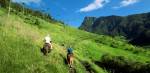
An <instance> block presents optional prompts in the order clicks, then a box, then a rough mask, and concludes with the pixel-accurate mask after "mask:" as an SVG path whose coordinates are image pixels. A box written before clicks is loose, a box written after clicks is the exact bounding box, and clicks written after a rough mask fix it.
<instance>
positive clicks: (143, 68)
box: [95, 54, 150, 73]
mask: <svg viewBox="0 0 150 73" xmlns="http://www.w3.org/2000/svg"><path fill="white" fill-rule="evenodd" d="M95 63H96V64H98V65H99V66H101V67H103V68H105V69H107V70H109V71H110V72H112V73H150V62H148V63H141V62H134V61H130V60H127V59H125V58H124V57H123V56H111V55H109V54H105V55H103V56H102V58H101V61H99V62H95Z"/></svg>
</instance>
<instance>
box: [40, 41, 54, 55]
mask: <svg viewBox="0 0 150 73" xmlns="http://www.w3.org/2000/svg"><path fill="white" fill-rule="evenodd" d="M51 47H52V45H51V44H49V43H45V44H44V46H43V48H42V50H41V51H42V52H43V54H44V55H47V54H48V53H50V52H51Z"/></svg>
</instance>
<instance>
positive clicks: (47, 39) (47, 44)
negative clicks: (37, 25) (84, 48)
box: [41, 35, 73, 67]
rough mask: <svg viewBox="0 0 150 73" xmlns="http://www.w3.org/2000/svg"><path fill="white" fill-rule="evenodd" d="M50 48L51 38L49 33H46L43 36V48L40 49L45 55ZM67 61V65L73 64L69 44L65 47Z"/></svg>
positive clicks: (71, 50)
mask: <svg viewBox="0 0 150 73" xmlns="http://www.w3.org/2000/svg"><path fill="white" fill-rule="evenodd" d="M52 49H53V47H52V41H51V38H50V36H49V35H47V36H46V37H45V38H44V45H43V48H42V49H41V51H42V52H43V54H44V55H46V56H47V54H48V53H50V52H51V50H52ZM67 63H68V65H69V67H72V65H73V49H72V48H71V46H69V47H68V49H67Z"/></svg>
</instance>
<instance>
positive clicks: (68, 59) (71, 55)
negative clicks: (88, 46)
mask: <svg viewBox="0 0 150 73" xmlns="http://www.w3.org/2000/svg"><path fill="white" fill-rule="evenodd" d="M73 60H74V55H73V53H71V54H67V62H68V64H69V66H70V67H72V65H73Z"/></svg>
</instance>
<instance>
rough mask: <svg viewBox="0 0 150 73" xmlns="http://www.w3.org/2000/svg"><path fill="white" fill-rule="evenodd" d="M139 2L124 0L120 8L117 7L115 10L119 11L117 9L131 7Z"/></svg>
mask: <svg viewBox="0 0 150 73" xmlns="http://www.w3.org/2000/svg"><path fill="white" fill-rule="evenodd" d="M137 2H139V0H123V1H121V2H120V6H115V7H113V8H115V9H117V8H121V7H126V6H129V5H132V4H135V3H137Z"/></svg>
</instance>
